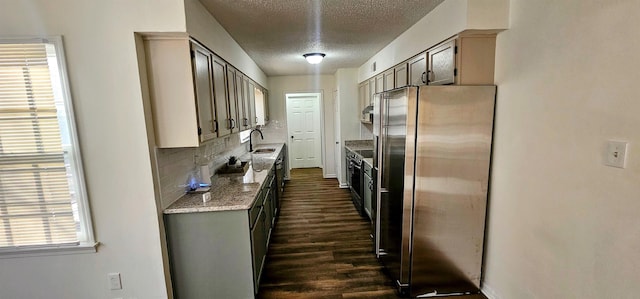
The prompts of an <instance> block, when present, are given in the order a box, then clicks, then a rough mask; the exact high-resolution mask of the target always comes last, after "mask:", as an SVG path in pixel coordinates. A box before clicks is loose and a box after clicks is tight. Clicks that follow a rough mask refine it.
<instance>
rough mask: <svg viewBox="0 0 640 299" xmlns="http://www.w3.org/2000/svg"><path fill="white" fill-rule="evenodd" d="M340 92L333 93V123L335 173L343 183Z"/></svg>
mask: <svg viewBox="0 0 640 299" xmlns="http://www.w3.org/2000/svg"><path fill="white" fill-rule="evenodd" d="M338 100H339V99H338V91H337V90H334V91H333V113H334V114H333V115H334V122H333V137H334V139H335V140H334V142H335V147H334V149H333V150H334V154H333V156H334V157H335V159H334V160H335V162H334V163H335V172H336V176H337V178H338V182H342V176H341V175H340V173H341V172H342V171H340V169H341V168H340V166H341V163H340V162H342V151H341V146H340V103H339V102H338ZM327 142H329V141H327Z"/></svg>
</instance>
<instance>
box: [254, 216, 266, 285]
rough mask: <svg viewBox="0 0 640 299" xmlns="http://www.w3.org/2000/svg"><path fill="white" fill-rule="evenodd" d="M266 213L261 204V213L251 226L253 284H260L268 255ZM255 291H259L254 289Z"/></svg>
mask: <svg viewBox="0 0 640 299" xmlns="http://www.w3.org/2000/svg"><path fill="white" fill-rule="evenodd" d="M265 220H266V213H265V208H264V206H262V205H261V209H260V213H258V218H257V219H256V222H255V225H254V226H253V228H251V250H252V255H253V271H252V273H253V285H254V286H258V285H259V284H260V276H261V275H262V269H263V268H264V260H265V258H266V256H267V233H266V230H267V228H266V221H265ZM254 293H257V287H256V290H254Z"/></svg>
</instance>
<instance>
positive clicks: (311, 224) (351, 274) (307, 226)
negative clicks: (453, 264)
mask: <svg viewBox="0 0 640 299" xmlns="http://www.w3.org/2000/svg"><path fill="white" fill-rule="evenodd" d="M281 207H282V208H281V211H280V218H279V220H278V224H277V225H276V228H275V230H274V232H273V233H272V236H271V245H270V247H269V252H268V254H267V261H266V265H265V268H264V270H263V271H264V272H263V274H262V275H263V277H262V283H261V285H260V291H259V294H258V298H263V299H269V298H282V299H287V298H399V297H397V296H396V293H395V289H394V288H393V282H392V281H391V280H390V279H388V278H387V276H385V275H384V273H382V267H381V266H380V264H379V263H378V261H377V260H376V258H375V256H374V255H373V249H372V241H371V239H370V237H369V234H370V223H369V221H368V220H365V218H362V217H360V215H358V213H357V211H356V210H355V208H354V206H353V204H352V203H351V199H350V194H349V191H348V189H340V188H338V182H337V180H335V179H323V178H322V170H321V169H319V168H312V169H293V170H292V171H291V180H290V181H289V182H288V183H287V186H286V188H285V192H284V196H283V199H282V206H281ZM455 298H461V299H462V298H464V299H481V298H485V297H484V296H481V295H474V296H460V297H455Z"/></svg>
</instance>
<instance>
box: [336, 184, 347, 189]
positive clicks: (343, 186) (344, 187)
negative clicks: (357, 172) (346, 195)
mask: <svg viewBox="0 0 640 299" xmlns="http://www.w3.org/2000/svg"><path fill="white" fill-rule="evenodd" d="M338 187H339V188H340V189H347V188H349V185H348V184H340V185H339V186H338Z"/></svg>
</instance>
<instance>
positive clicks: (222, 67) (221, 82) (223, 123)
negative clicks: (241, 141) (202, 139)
mask: <svg viewBox="0 0 640 299" xmlns="http://www.w3.org/2000/svg"><path fill="white" fill-rule="evenodd" d="M212 66H213V95H214V98H215V103H216V105H215V106H216V120H217V122H218V124H217V127H218V137H222V136H226V135H229V134H231V120H230V117H229V101H228V99H227V79H226V77H227V76H226V67H227V65H226V63H224V61H222V60H221V59H219V58H218V57H216V56H214V57H213V64H212Z"/></svg>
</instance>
